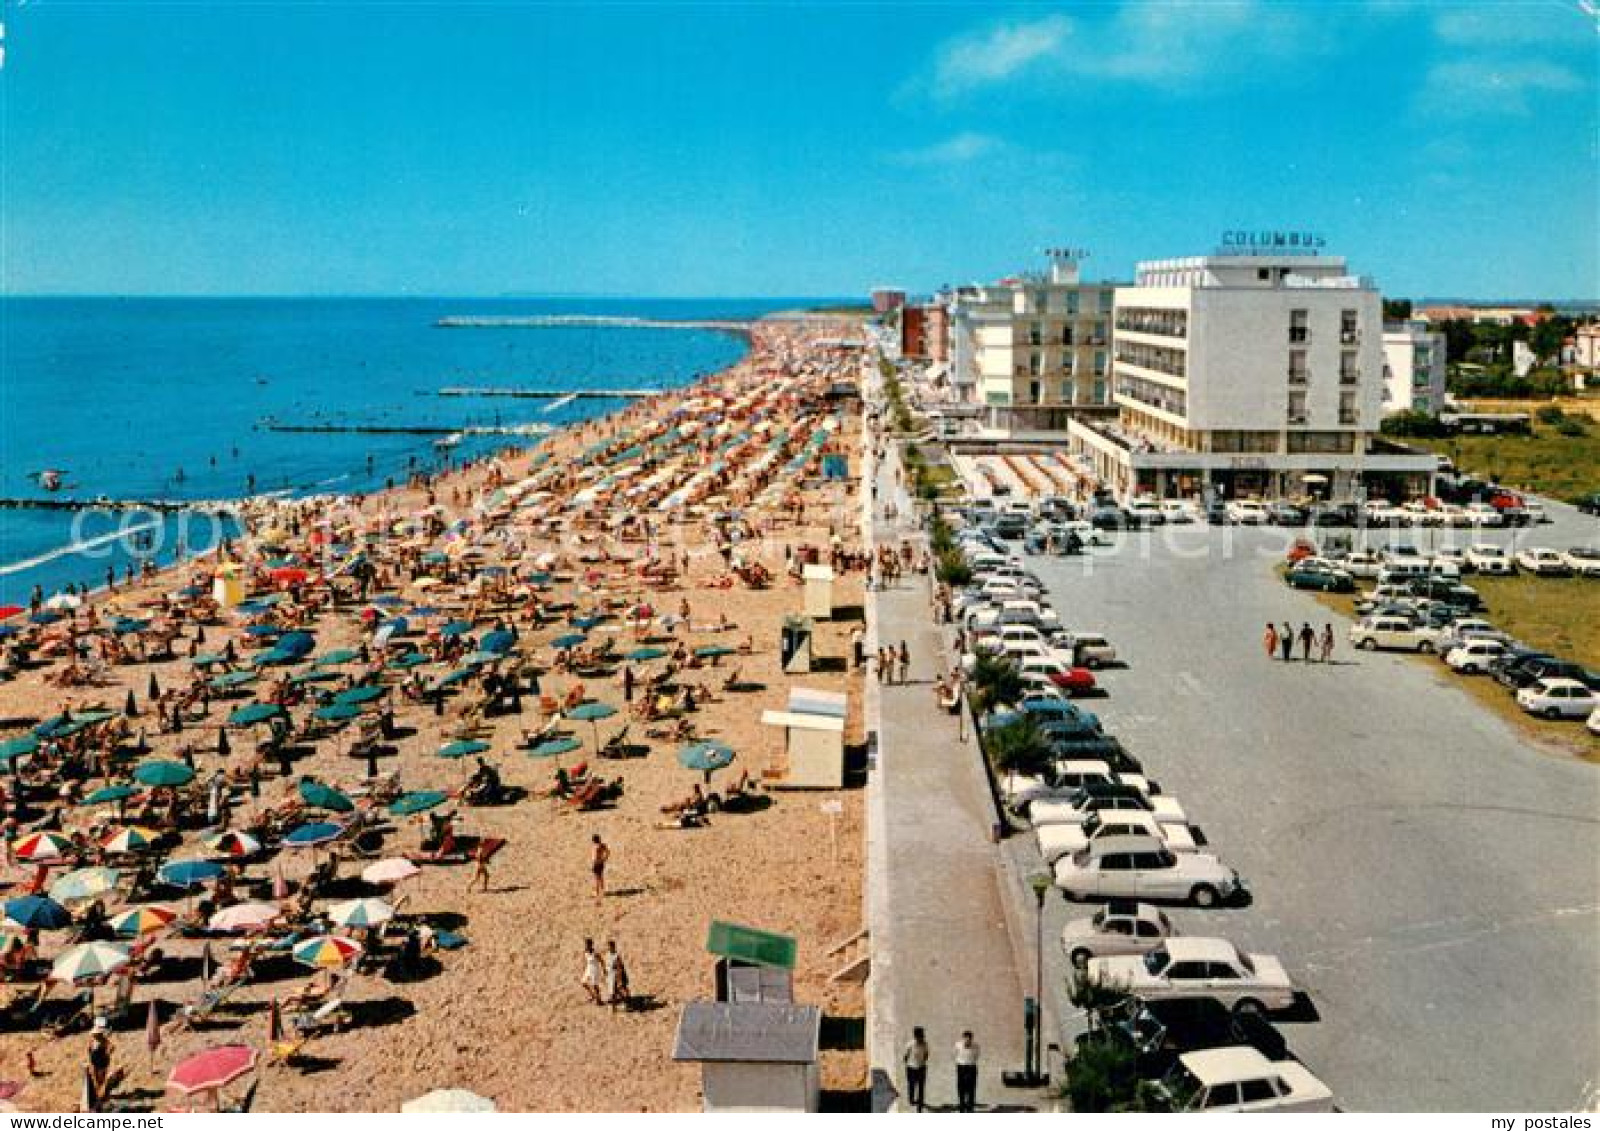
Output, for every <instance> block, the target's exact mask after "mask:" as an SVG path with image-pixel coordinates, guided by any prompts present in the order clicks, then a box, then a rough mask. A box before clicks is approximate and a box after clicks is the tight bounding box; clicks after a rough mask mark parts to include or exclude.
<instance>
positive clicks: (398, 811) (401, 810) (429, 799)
mask: <svg viewBox="0 0 1600 1131" xmlns="http://www.w3.org/2000/svg"><path fill="white" fill-rule="evenodd" d="M448 800H450V795H449V794H448V793H444V792H442V791H441V790H437V789H429V790H420V791H418V792H416V793H406V794H402V795H401V796H399V797H397V798H395V799H394V800H393V801H392V802H390V803H389V812H390V814H391V815H393V816H396V817H409V816H411V815H412V814H413V813H424V812H426V811H427V810H429V809H433V808H437V807H438V806H440V805H443V804H444V803H445V802H446V801H448Z"/></svg>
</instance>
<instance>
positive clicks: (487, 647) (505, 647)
mask: <svg viewBox="0 0 1600 1131" xmlns="http://www.w3.org/2000/svg"><path fill="white" fill-rule="evenodd" d="M516 646H517V637H516V634H515V633H513V632H508V631H507V630H506V629H503V628H497V629H495V630H494V631H493V632H490V633H486V634H485V635H484V637H483V639H482V640H480V641H479V642H478V647H479V648H481V649H483V651H485V652H494V653H496V654H498V655H502V656H503V655H505V654H506V653H507V652H509V651H511V649H513V648H515V647H516Z"/></svg>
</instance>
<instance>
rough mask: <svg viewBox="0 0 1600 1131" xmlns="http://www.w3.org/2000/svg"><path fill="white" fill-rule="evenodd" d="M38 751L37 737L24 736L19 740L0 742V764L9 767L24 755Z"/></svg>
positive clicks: (11, 739) (10, 739) (12, 739)
mask: <svg viewBox="0 0 1600 1131" xmlns="http://www.w3.org/2000/svg"><path fill="white" fill-rule="evenodd" d="M38 749H39V738H38V736H37V735H32V734H25V735H22V736H21V737H20V738H8V739H6V740H5V741H4V742H0V762H3V763H5V764H6V765H10V764H11V763H12V762H15V761H16V760H17V759H18V758H21V757H22V756H23V755H25V754H32V753H33V752H34V751H36V750H38Z"/></svg>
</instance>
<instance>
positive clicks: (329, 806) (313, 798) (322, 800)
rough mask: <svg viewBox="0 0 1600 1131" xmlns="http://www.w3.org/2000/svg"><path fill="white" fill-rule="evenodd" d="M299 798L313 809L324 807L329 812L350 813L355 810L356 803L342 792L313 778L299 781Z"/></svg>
mask: <svg viewBox="0 0 1600 1131" xmlns="http://www.w3.org/2000/svg"><path fill="white" fill-rule="evenodd" d="M300 798H301V800H303V801H304V802H305V803H306V804H307V805H310V806H311V807H312V808H314V809H326V810H328V812H330V813H351V812H354V811H355V807H356V803H355V802H354V801H351V800H350V799H349V798H348V797H346V796H345V795H344V794H342V793H340V792H339V791H338V790H337V789H334V788H333V786H331V785H326V784H324V783H323V782H319V781H317V780H316V779H314V778H302V779H301V781H300Z"/></svg>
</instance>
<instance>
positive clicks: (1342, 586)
mask: <svg viewBox="0 0 1600 1131" xmlns="http://www.w3.org/2000/svg"><path fill="white" fill-rule="evenodd" d="M1283 579H1284V581H1286V582H1288V583H1289V587H1290V588H1291V589H1316V590H1320V591H1321V592H1323V593H1353V592H1355V588H1356V582H1355V578H1353V577H1351V576H1350V575H1349V574H1348V573H1346V572H1345V571H1344V570H1342V569H1328V568H1326V567H1325V566H1309V567H1308V566H1306V565H1305V564H1304V563H1301V564H1299V565H1296V566H1294V567H1293V568H1292V569H1290V570H1289V571H1288V572H1286V573H1285V574H1284V575H1283Z"/></svg>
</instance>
